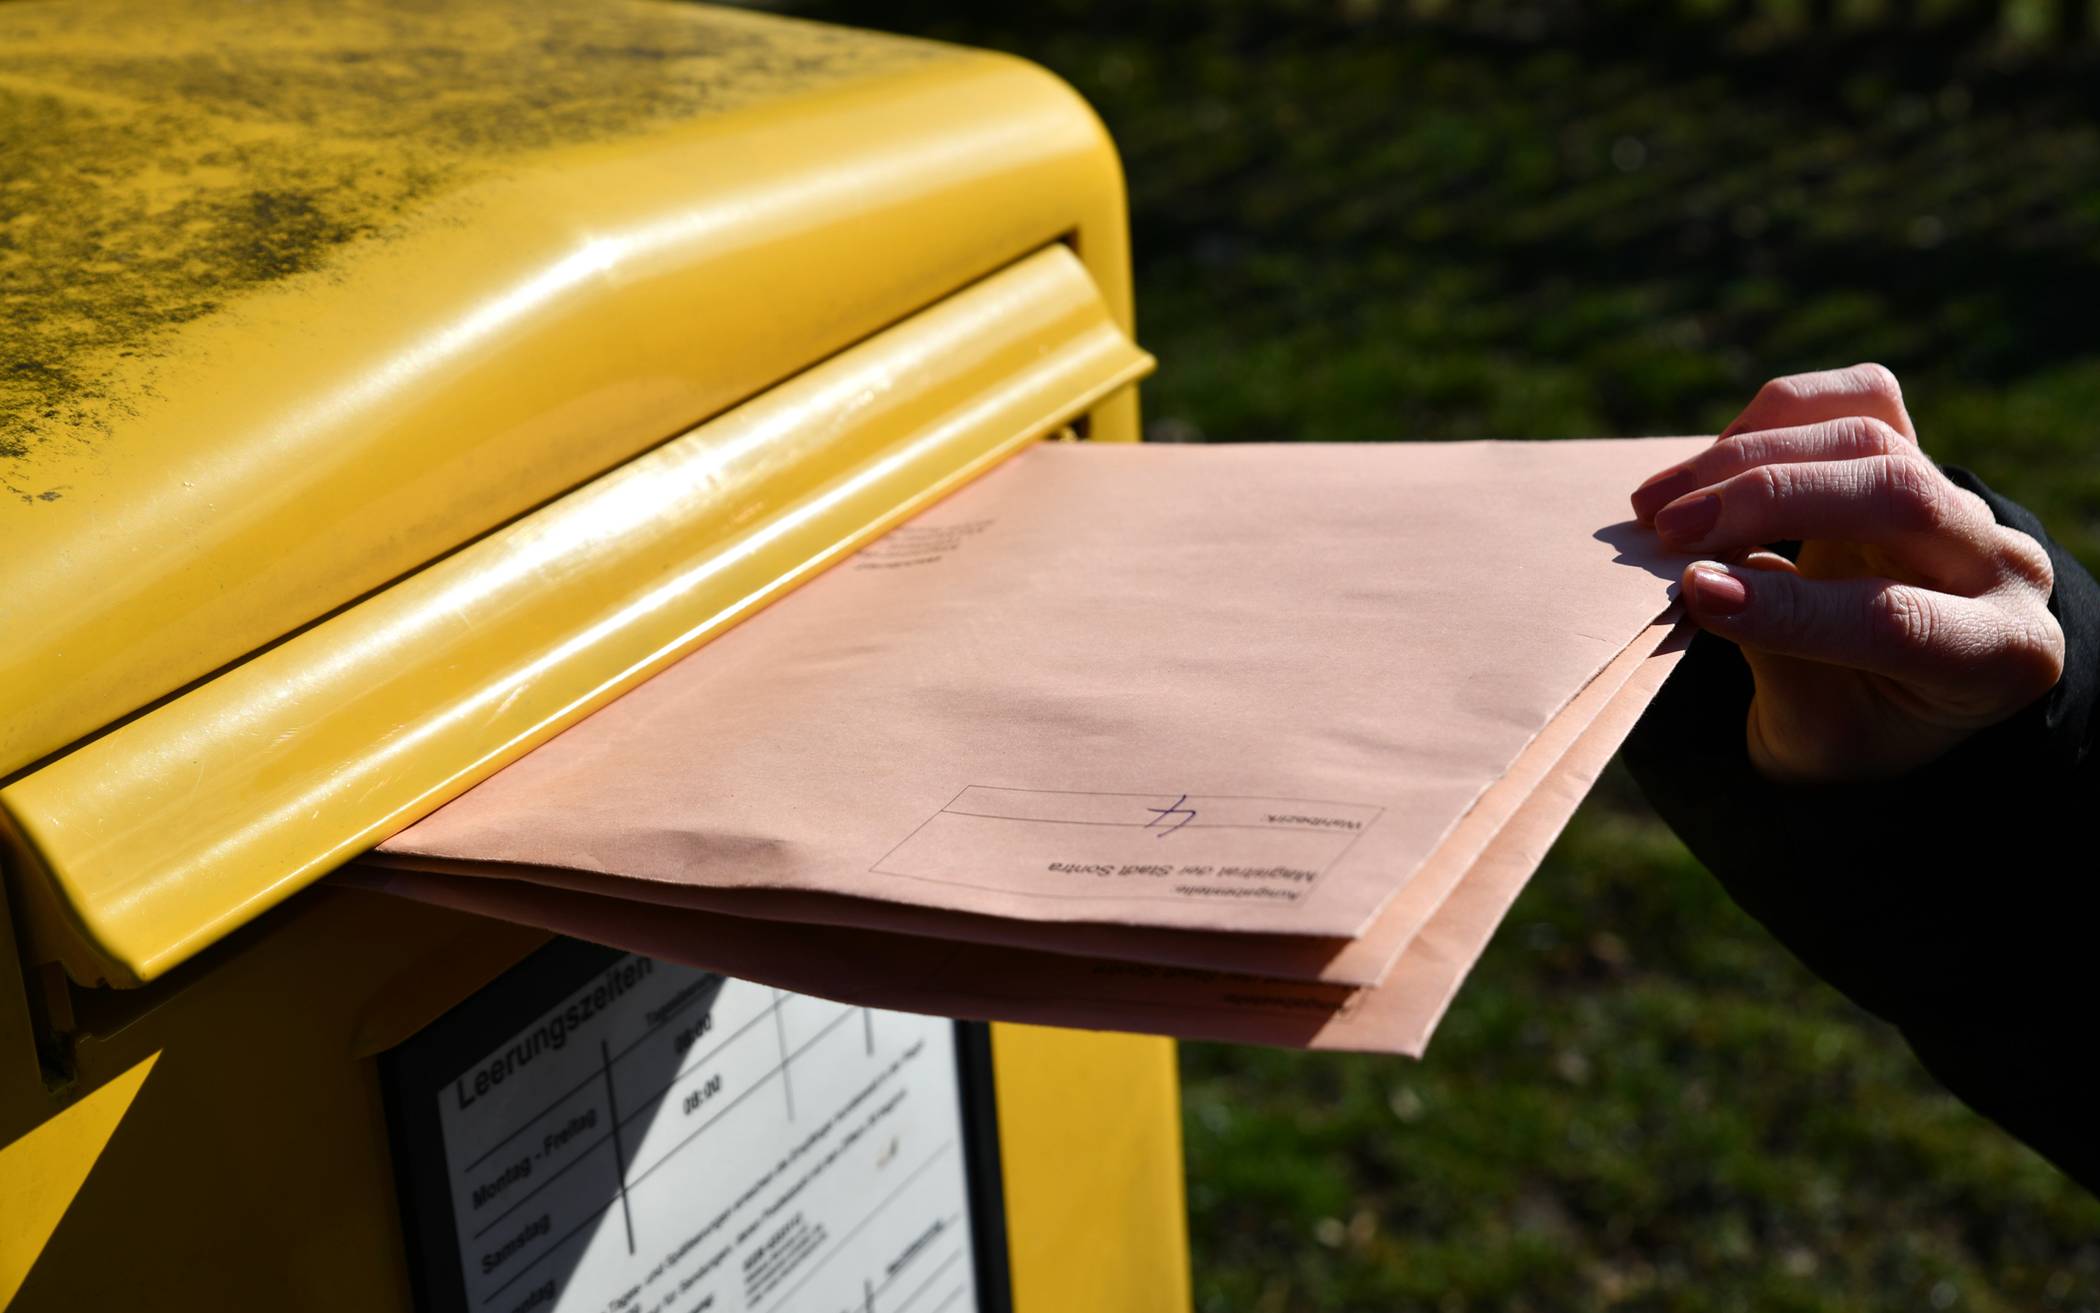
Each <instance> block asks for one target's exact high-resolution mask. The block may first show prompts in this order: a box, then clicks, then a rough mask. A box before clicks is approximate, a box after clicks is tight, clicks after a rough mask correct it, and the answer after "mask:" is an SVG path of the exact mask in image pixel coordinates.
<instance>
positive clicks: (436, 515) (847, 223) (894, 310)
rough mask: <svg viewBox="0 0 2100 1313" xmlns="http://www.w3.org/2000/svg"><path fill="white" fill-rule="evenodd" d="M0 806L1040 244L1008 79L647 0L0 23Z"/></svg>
mask: <svg viewBox="0 0 2100 1313" xmlns="http://www.w3.org/2000/svg"><path fill="white" fill-rule="evenodd" d="M0 123H5V124H6V125H7V126H6V136H7V140H8V142H9V146H8V150H7V151H6V152H5V159H4V161H0V180H4V181H5V182H6V183H7V184H8V185H7V195H8V197H9V211H8V216H7V218H6V220H5V221H4V225H0V233H4V236H5V239H6V240H5V241H0V270H4V286H5V289H6V291H5V301H6V314H5V315H0V325H4V327H0V336H4V337H5V339H6V345H5V346H4V347H0V633H5V634H6V635H8V641H7V642H6V643H5V644H0V778H5V777H6V776H8V775H10V774H13V773H17V772H19V771H21V770H22V769H23V768H24V767H25V766H28V765H30V764H32V763H35V762H38V761H39V760H40V759H49V758H50V757H51V756H52V755H53V754H55V753H58V752H61V751H63V750H64V749H65V748H67V746H68V745H71V744H74V743H76V742H78V741H80V740H82V739H83V738H84V737H86V736H89V735H92V734H94V733H96V732H98V731H101V730H103V729H104V727H107V726H109V725H111V724H113V723H115V722H118V721H119V720H121V719H122V718H124V717H127V716H130V715H132V714H134V713H136V712H138V711H139V709H141V708H143V707H147V706H149V705H151V704H153V703H155V702H156V701H157V700H159V699H162V698H165V697H167V696H169V695H170V694H172V693H174V692H176V691H177V690H180V689H182V688H184V687H185V686H189V685H192V684H194V683H195V682H197V681H199V680H202V679H205V678H207V677H208V676H210V675H212V674H213V672H215V671H221V670H223V669H225V668H227V667H229V666H231V665H233V664H235V663H238V662H241V661H243V660H245V659H246V658H248V657H249V656H251V655H252V654H254V653H257V652H259V651H261V650H263V649H264V648H266V647H268V646H269V645H271V644H273V643H276V642H278V641H279V640H281V639H282V638H284V637H285V636H286V635H287V634H290V633H293V632H294V631H297V630H299V629H300V628H301V627H302V626H306V625H309V624H312V623H313V622H315V621H316V620H317V619H319V618H321V617H323V616H326V615H328V614H330V613H331V612H334V611H336V610H338V609H339V608H342V607H344V606H346V605H349V604H350V603H352V602H354V601H355V600H356V599H358V598H360V597H363V596H366V595H368V594H371V593H372V592H373V591H374V590H376V589H380V588H382V587H384V586H385V585H386V584H388V582H389V581H392V580H395V579H398V578H401V577H403V576H404V575H406V574H408V573H410V572H412V571H414V570H416V569H418V568H419V567H421V566H424V565H426V564H427V563H429V562H430V561H432V560H434V559H436V558H438V557H439V556H441V555H443V554H444V553H446V552H448V551H451V550H453V549H455V548H457V547H459V546H460V545H461V544H463V543H465V542H468V541H470V540H472V539H474V538H476V537H478V536H479V535H482V534H485V533H488V532H489V531H491V530H493V529H495V528H497V527H498V526H500V525H503V524H505V523H507V522H510V521H512V520H513V519H515V518H516V517H517V516H519V515H521V514H523V513H525V512H527V511H529V510H531V509H532V508H534V507H536V506H539V505H542V504H544V503H546V502H547V501H548V500H549V499H550V498H554V497H557V496H559V495H560V494H562V493H564V492H565V491H567V490H569V489H572V488H575V487H577V486H578V485H580V484H582V483H584V482H585V481H587V480H589V479H590V478H592V477H593V476H596V475H598V474H600V473H602V472H604V471H606V470H608V469H610V468H612V467H614V466H615V465H617V464H619V463H620V462H622V461H624V460H626V459H628V458H630V457H632V456H634V455H635V454H636V453H637V452H640V451H642V450H644V449H646V448H648V447H651V446H653V445H656V444H659V443H662V442H664V441H665V440H667V439H669V438H671V437H672V436H673V435H675V434H678V433H680V432H682V431H683V430H685V429H686V428H688V427H689V426H691V425H692V424H694V423H696V422H698V421H700V420H702V419H704V418H706V417H708V416H710V415H714V414H718V413H721V412H723V411H724V410H726V409H727V408H729V407H730V406H732V405H734V404H735V403H737V402H739V401H741V400H743V399H745V398H748V397H750V396H752V395H754V394H756V393H759V392H760V391H762V390H764V389H765V388H768V387H770V386H772V385H773V384H775V383H777V382H778V381H779V380H781V379H783V378H785V377H787V376H789V375H791V374H793V373H794V372H796V371H797V370H800V369H803V368H805V367H807V366H809V365H810V364H812V363H813V362H815V361H818V360H820V359H823V358H825V357H827V356H829V355H831V354H832V353H835V352H836V351H838V350H840V349H841V348H844V347H846V346H847V345H849V344H851V343H853V342H855V341H858V340H860V339H862V338H865V337H867V336H868V335H869V334H871V333H873V332H875V331H877V330H879V329H881V328H883V327H884V326H886V325H889V324H892V323H895V322H897V321H899V320H901V319H903V318H904V317H905V316H907V315H908V314H910V313H912V312H913V311H915V310H917V309H919V308H921V307H923V306H926V305H928V304H930V303H932V302H934V301H935V300H937V299H939V298H940V297H942V296H944V295H946V294H948V293H949V292H951V291H953V290H954V289H955V288H957V287H960V286H962V285H963V284H965V283H967V282H969V281H970V280H972V279H974V278H977V277H980V276H982V275H984V274H986V273H987V272H989V271H991V270H993V269H995V268H997V267H999V266H1001V265H1003V264H1005V263H1007V262H1008V261H1011V260H1013V259H1015V258H1017V257H1018V256H1020V255H1021V254H1023V253H1025V252H1027V251H1029V250H1032V249H1036V248H1038V247H1040V246H1042V245H1043V244H1045V243H1046V242H1049V241H1052V240H1055V239H1057V238H1059V237H1061V236H1066V235H1069V234H1072V233H1075V232H1077V233H1079V234H1080V237H1081V241H1080V243H1079V245H1080V248H1081V251H1082V254H1083V256H1084V258H1085V260H1086V262H1087V263H1088V265H1089V266H1090V267H1091V268H1093V269H1094V270H1095V271H1096V273H1097V275H1104V271H1106V273H1105V276H1100V277H1099V278H1098V281H1099V282H1100V284H1101V285H1102V286H1103V287H1104V288H1105V289H1107V296H1108V305H1109V310H1110V312H1111V314H1112V315H1113V316H1114V317H1115V318H1116V319H1117V320H1119V321H1120V322H1121V323H1122V324H1123V326H1124V328H1125V329H1126V330H1127V328H1128V304H1127V299H1126V298H1125V297H1124V294H1123V292H1122V290H1121V289H1122V287H1123V282H1122V276H1121V275H1122V269H1121V263H1122V261H1123V259H1124V254H1123V245H1122V234H1121V228H1120V225H1121V212H1120V207H1121V190H1120V179H1119V175H1118V174H1117V171H1116V164H1115V160H1114V156H1113V152H1112V150H1111V148H1110V147H1109V145H1108V143H1107V139H1106V137H1105V135H1104V134H1103V133H1102V131H1101V129H1100V126H1099V124H1098V122H1096V121H1095V119H1094V118H1093V116H1092V115H1091V114H1090V113H1089V112H1088V111H1087V110H1086V108H1085V107H1084V105H1083V104H1081V103H1080V102H1079V101H1078V99H1077V98H1076V97H1075V96H1074V95H1072V93H1070V92H1069V90H1067V89H1066V88H1064V87H1063V86H1062V85H1061V84H1059V83H1057V82H1056V81H1055V79H1053V78H1051V77H1049V76H1048V75H1047V74H1044V73H1042V72H1040V71H1039V70H1036V69H1034V68H1032V67H1030V66H1028V65H1026V64H1023V63H1021V62H1019V61H1015V60H1012V59H1008V58H1005V57H1001V56H993V55H985V54H980V53H975V52H969V51H964V50H960V49H955V48H950V47H946V46H941V45H937V44H933V43H928V42H920V41H910V40H904V39H899V38H892V37H886V36H875V35H871V34H865V33H859V32H851V31H846V30H843V29H836V28H829V27H823V26H818V25H814V24H808V23H802V22H796V21H791V20H785V19H778V18H771V17H763V16H756V15H749V14H742V13H734V12H723V11H712V10H707V9H704V8H700V7H695V6H688V5H680V4H659V3H642V2H634V0H599V2H597V3H590V4H584V5H547V4H542V3H534V2H528V0H519V2H512V0H473V2H472V3H464V4H452V5H427V4H418V3H407V2H405V0H404V2H402V3H387V2H384V0H362V2H360V3H350V4H343V3H336V2H334V0H325V2H324V0H304V2H295V3H290V4H284V5H276V6H272V7H271V8H270V9H269V10H268V11H267V12H266V13H265V12H258V11H257V10H256V9H254V8H253V7H251V6H248V5H244V4H236V3H231V2H230V0H172V2H171V3H167V4H158V5H153V6H143V7H141V6H135V5H124V4H116V3H108V2H106V0H85V2H82V3H19V4H9V5H5V6H0Z"/></svg>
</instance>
